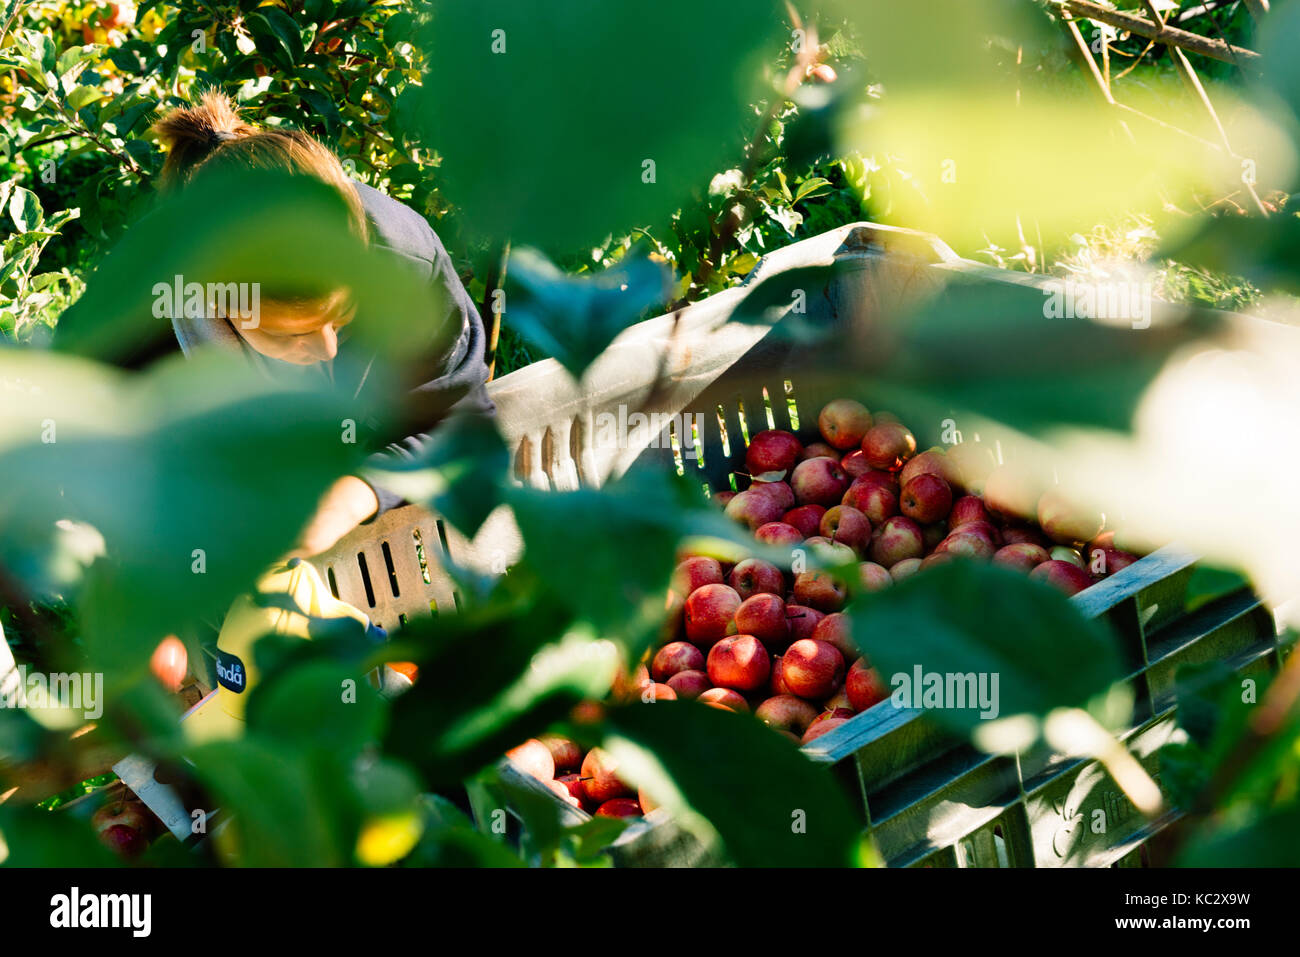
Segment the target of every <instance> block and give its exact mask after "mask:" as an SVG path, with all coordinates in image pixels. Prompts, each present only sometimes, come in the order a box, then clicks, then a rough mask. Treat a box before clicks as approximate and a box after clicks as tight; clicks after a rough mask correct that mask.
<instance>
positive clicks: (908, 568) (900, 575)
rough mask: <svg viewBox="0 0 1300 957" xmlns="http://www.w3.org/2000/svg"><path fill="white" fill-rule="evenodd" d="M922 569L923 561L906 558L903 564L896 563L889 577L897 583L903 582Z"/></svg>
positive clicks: (890, 570)
mask: <svg viewBox="0 0 1300 957" xmlns="http://www.w3.org/2000/svg"><path fill="white" fill-rule="evenodd" d="M920 567H921V559H919V558H904V559H903V560H902V561H901V562H895V563H894V567H893V568H891V569H889V577H890V578H892V579H893V580H894V581H896V582H901V581H902V580H903V579H904V578H907V577H908V576H909V575H914V574H916V572H917V571H918V570H919V569H920Z"/></svg>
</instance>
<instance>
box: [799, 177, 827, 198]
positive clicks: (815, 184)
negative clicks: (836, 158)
mask: <svg viewBox="0 0 1300 957" xmlns="http://www.w3.org/2000/svg"><path fill="white" fill-rule="evenodd" d="M830 185H831V181H830V180H828V179H825V178H823V177H821V176H810V177H809V178H808V179H806V180H804V181H803V182H802V183H800V184H799V189H798V190H797V191H796V192H795V194H794V202H793V203H792V204H791V205H794V203H800V202H802V201H803V200H805V199H812V198H813V197H815V196H821V195H823V194H824V192H825V189H826V187H828V186H830Z"/></svg>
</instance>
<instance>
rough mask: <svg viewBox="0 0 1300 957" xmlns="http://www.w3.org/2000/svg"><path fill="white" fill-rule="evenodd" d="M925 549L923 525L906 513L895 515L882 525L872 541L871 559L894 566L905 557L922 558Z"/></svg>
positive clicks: (884, 564) (889, 566)
mask: <svg viewBox="0 0 1300 957" xmlns="http://www.w3.org/2000/svg"><path fill="white" fill-rule="evenodd" d="M924 549H925V545H924V536H923V535H922V533H921V526H920V525H918V524H916V521H915V520H914V519H910V518H908V517H907V516H906V515H895V516H894V517H893V518H891V519H889V520H887V521H886V522H885V524H884V525H881V526H880V533H879V535H877V536H876V538H875V539H874V540H873V541H872V543H871V560H872V561H873V562H875V563H876V564H877V565H883V566H885V567H886V568H892V567H893V566H894V565H896V564H898V563H899V562H901V561H902V560H903V559H905V558H920V557H921V556H922V555H923V554H924Z"/></svg>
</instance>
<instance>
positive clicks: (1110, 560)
mask: <svg viewBox="0 0 1300 957" xmlns="http://www.w3.org/2000/svg"><path fill="white" fill-rule="evenodd" d="M1137 560H1138V557H1137V556H1136V555H1134V554H1132V553H1131V552H1122V551H1120V550H1119V549H1118V548H1094V549H1092V550H1091V551H1090V552H1088V571H1089V572H1090V573H1091V574H1092V577H1093V578H1105V577H1106V576H1108V575H1113V574H1115V573H1116V572H1118V571H1123V570H1124V569H1125V568H1128V567H1129V566H1130V565H1132V564H1133V563H1134V562H1135V561H1137Z"/></svg>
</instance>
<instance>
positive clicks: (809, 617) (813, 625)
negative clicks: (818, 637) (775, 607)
mask: <svg viewBox="0 0 1300 957" xmlns="http://www.w3.org/2000/svg"><path fill="white" fill-rule="evenodd" d="M825 617H826V613H825V612H822V611H818V610H817V609H816V608H810V607H809V606H807V605H792V604H788V603H787V604H786V606H785V620H786V621H788V622H789V623H790V640H791V641H800V640H802V639H804V638H811V637H812V636H813V632H814V631H816V630H817V623H818V622H820V621H821V620H822V619H823V618H825Z"/></svg>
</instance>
